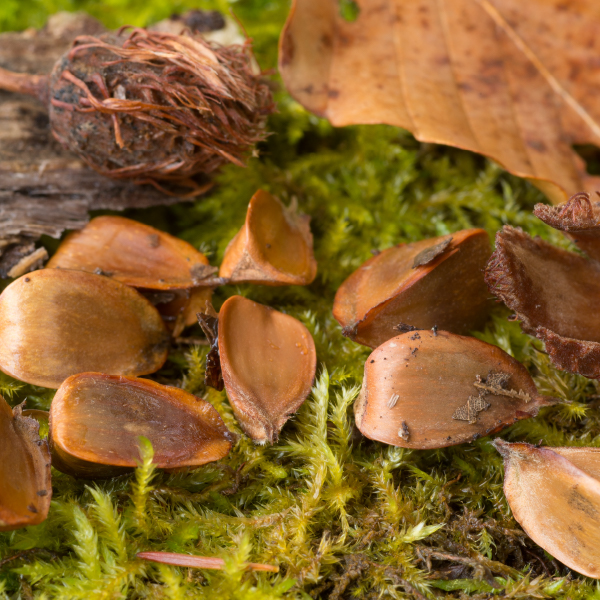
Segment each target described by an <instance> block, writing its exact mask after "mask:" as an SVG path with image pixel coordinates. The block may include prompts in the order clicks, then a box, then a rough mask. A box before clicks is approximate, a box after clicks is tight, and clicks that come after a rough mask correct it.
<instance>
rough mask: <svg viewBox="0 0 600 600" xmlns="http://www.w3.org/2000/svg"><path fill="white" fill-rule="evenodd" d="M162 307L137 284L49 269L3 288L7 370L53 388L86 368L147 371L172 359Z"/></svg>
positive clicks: (1, 365)
mask: <svg viewBox="0 0 600 600" xmlns="http://www.w3.org/2000/svg"><path fill="white" fill-rule="evenodd" d="M168 348H169V334H168V332H167V330H166V328H165V325H164V323H163V321H162V319H161V317H160V315H159V313H158V311H157V310H156V309H155V308H154V307H153V306H152V304H150V302H148V300H146V299H145V298H144V297H143V296H142V295H140V294H139V293H138V292H136V291H135V290H134V289H133V288H131V287H129V286H127V285H124V284H122V283H119V282H118V281H113V280H112V279H110V278H108V277H103V276H101V275H93V274H91V273H86V272H85V271H71V270H66V269H42V270H39V271H34V272H32V273H29V274H28V275H24V276H22V277H20V278H19V279H17V280H15V281H13V282H12V283H11V284H10V285H9V286H8V287H7V288H6V289H5V290H4V291H3V292H2V294H0V370H2V371H4V372H5V373H7V374H8V375H11V376H12V377H15V378H17V379H20V380H21V381H26V382H27V383H32V384H34V385H40V386H44V387H49V388H57V387H58V386H59V385H60V384H61V383H62V382H63V381H64V380H65V379H66V378H67V377H69V376H71V375H74V374H76V373H82V372H85V371H94V370H95V371H102V372H105V373H109V374H111V375H145V374H148V373H154V372H155V371H158V369H160V367H161V366H162V365H163V363H164V362H165V360H166V358H167V353H168Z"/></svg>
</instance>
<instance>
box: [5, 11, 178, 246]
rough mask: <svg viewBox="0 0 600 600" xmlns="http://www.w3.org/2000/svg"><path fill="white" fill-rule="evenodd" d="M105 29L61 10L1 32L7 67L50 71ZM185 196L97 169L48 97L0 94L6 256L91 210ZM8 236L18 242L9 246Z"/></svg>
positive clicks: (75, 223)
mask: <svg viewBox="0 0 600 600" xmlns="http://www.w3.org/2000/svg"><path fill="white" fill-rule="evenodd" d="M103 31H104V27H103V26H102V25H101V24H100V23H99V22H98V21H96V20H95V19H93V18H92V17H90V16H89V15H86V14H84V13H74V14H73V13H58V14H56V15H54V16H53V17H51V18H50V19H49V21H48V23H47V25H46V26H45V27H44V28H43V29H40V30H39V31H36V30H32V29H28V30H26V31H24V32H19V33H15V32H9V33H3V34H0V68H5V69H8V70H11V71H15V72H20V73H37V74H46V73H49V72H50V71H51V69H52V67H53V65H54V63H55V62H56V60H57V59H58V58H59V57H60V56H61V55H62V54H63V53H64V52H66V51H67V50H68V49H69V47H70V46H71V43H72V41H73V39H74V38H75V37H76V36H78V35H84V34H87V35H96V34H100V33H102V32H103ZM182 200H183V199H182V198H178V197H172V196H168V195H166V194H164V193H162V192H160V191H158V190H157V189H155V188H154V187H152V186H149V185H144V186H140V185H135V184H133V183H126V182H123V181H115V180H112V179H108V178H107V177H103V176H102V175H99V174H98V173H96V172H94V171H92V170H91V169H90V168H89V167H87V166H86V165H85V164H84V163H83V161H81V160H80V159H79V158H77V157H76V156H75V155H74V154H72V153H71V152H68V151H67V150H65V149H64V148H63V147H62V146H61V145H60V144H59V143H58V142H57V141H56V140H54V138H53V137H52V135H51V133H50V128H49V121H48V113H47V109H46V107H45V106H44V105H43V104H42V103H41V102H39V101H37V100H36V99H34V98H32V97H29V96H24V95H21V94H14V93H9V92H2V91H0V253H1V252H2V248H3V247H4V248H6V249H8V247H14V246H15V245H19V244H21V243H29V242H30V241H31V240H32V239H37V238H39V237H40V236H41V235H48V236H51V237H55V238H57V237H60V235H61V233H62V232H63V231H64V230H65V229H80V228H82V227H83V226H84V225H85V224H86V223H87V221H88V211H90V210H98V209H110V210H121V209H124V208H145V207H148V206H154V205H158V204H163V205H167V204H175V203H177V202H180V201H182ZM25 238H26V239H25ZM7 240H10V244H8V243H4V244H3V242H6V241H7Z"/></svg>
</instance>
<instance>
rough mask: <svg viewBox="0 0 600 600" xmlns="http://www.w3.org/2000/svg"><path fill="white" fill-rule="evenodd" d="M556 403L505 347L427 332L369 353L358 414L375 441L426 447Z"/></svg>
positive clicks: (466, 438)
mask: <svg viewBox="0 0 600 600" xmlns="http://www.w3.org/2000/svg"><path fill="white" fill-rule="evenodd" d="M555 402H556V400H555V399H554V398H548V397H544V396H540V395H539V394H538V391H537V389H536V387H535V384H534V383H533V380H532V379H531V376H530V375H529V373H528V372H527V370H526V369H525V367H524V366H523V365H521V364H520V363H519V362H517V361H516V360H515V359H514V358H512V357H511V356H509V355H508V354H507V353H506V352H504V351H503V350H501V349H500V348H498V347H496V346H492V345H491V344H487V343H485V342H482V341H480V340H477V339H475V338H471V337H464V336H460V335H455V334H452V333H448V332H446V331H430V330H426V331H410V332H407V333H404V334H402V335H399V336H397V337H395V338H392V339H391V340H388V341H387V342H385V343H384V344H382V345H381V346H379V348H377V349H376V350H374V351H373V352H372V353H371V355H370V356H369V358H368V359H367V362H366V363H365V375H364V380H363V385H362V390H361V392H360V396H359V398H358V400H357V401H356V404H355V405H354V414H355V418H356V425H357V426H358V428H359V429H360V431H361V432H362V433H363V434H364V435H365V436H366V437H368V438H370V439H372V440H378V441H380V442H385V443H386V444H392V445H394V446H402V447H404V448H418V449H427V448H443V447H446V446H454V445H456V444H462V443H464V442H470V441H473V440H475V439H477V438H479V437H481V436H484V435H489V434H490V433H493V432H495V431H499V430H500V429H503V428H504V427H506V426H507V425H511V424H512V423H514V422H516V421H519V420H521V419H526V418H529V417H534V416H535V415H537V413H538V411H539V409H540V408H541V407H543V406H549V405H552V404H554V403H555Z"/></svg>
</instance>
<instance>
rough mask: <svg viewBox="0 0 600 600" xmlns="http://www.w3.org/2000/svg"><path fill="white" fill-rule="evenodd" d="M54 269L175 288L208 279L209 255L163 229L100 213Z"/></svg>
mask: <svg viewBox="0 0 600 600" xmlns="http://www.w3.org/2000/svg"><path fill="white" fill-rule="evenodd" d="M47 266H48V267H49V268H62V269H77V270H82V271H88V272H89V273H97V274H104V275H107V276H109V277H112V278H113V279H116V280H117V281H120V282H121V283H126V284H127V285H131V286H133V287H137V288H148V289H154V290H176V289H185V288H190V287H193V286H198V285H202V284H203V282H206V283H208V282H209V281H210V280H207V278H208V277H209V276H210V275H212V274H213V273H214V272H216V270H217V269H216V268H215V267H211V266H210V265H209V264H208V259H207V258H206V256H204V254H202V253H201V252H198V250H196V249H195V248H194V247H193V246H192V245H191V244H188V243H187V242H184V241H183V240H180V239H179V238H176V237H173V236H172V235H169V234H168V233H165V232H164V231H160V230H158V229H155V228H154V227H150V226H149V225H144V224H143V223H138V222H137V221H132V220H131V219H126V218H124V217H112V216H105V217H96V218H95V219H92V220H91V221H90V222H89V223H88V224H87V225H86V226H85V227H84V228H83V229H82V230H81V231H76V232H74V233H71V234H70V235H69V236H68V237H67V238H66V239H65V241H64V242H63V243H62V244H61V245H60V247H59V249H58V250H57V252H56V254H54V256H53V257H52V258H51V259H50V260H49V261H48V265H47Z"/></svg>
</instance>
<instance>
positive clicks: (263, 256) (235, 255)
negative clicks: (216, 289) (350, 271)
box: [219, 190, 317, 285]
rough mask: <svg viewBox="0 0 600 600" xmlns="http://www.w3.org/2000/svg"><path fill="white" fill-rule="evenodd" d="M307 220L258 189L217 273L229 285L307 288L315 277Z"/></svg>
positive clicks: (294, 209)
mask: <svg viewBox="0 0 600 600" xmlns="http://www.w3.org/2000/svg"><path fill="white" fill-rule="evenodd" d="M309 223H310V217H308V216H306V215H302V214H299V213H298V212H297V208H296V205H295V204H294V203H292V205H291V206H290V207H289V208H288V207H286V206H284V205H283V204H282V202H281V201H280V200H279V199H278V198H276V197H275V196H272V195H271V194H269V193H267V192H265V191H263V190H259V191H258V192H256V194H254V196H252V199H251V200H250V204H249V205H248V212H247V214H246V222H245V224H244V225H243V227H242V228H241V229H240V231H239V232H238V233H237V235H236V236H235V237H234V238H233V240H231V242H230V243H229V245H228V246H227V249H226V251H225V257H224V258H223V263H222V264H221V268H220V271H219V275H220V276H221V277H224V278H227V279H229V280H230V281H231V282H232V283H259V284H263V285H308V284H309V283H311V282H312V281H313V280H314V278H315V277H316V275H317V263H316V261H315V259H314V256H313V236H312V233H311V232H310V226H309Z"/></svg>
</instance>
